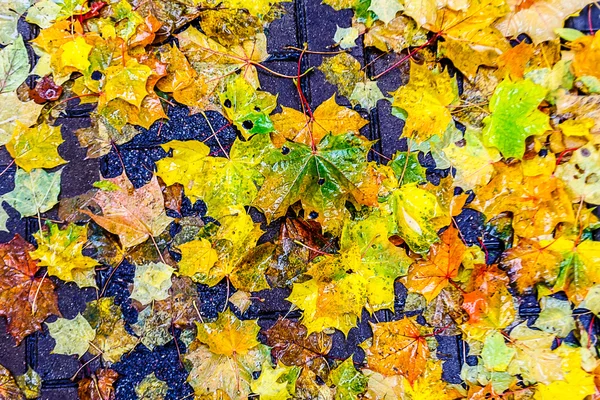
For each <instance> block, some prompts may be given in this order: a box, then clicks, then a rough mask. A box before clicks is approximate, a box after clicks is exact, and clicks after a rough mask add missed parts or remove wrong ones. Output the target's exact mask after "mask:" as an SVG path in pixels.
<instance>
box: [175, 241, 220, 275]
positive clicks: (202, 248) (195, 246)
mask: <svg viewBox="0 0 600 400" xmlns="http://www.w3.org/2000/svg"><path fill="white" fill-rule="evenodd" d="M178 249H179V251H181V261H180V262H179V269H178V272H179V275H183V276H189V277H191V278H192V279H193V280H197V281H202V280H204V279H205V278H204V279H203V278H201V277H207V276H208V275H209V273H210V269H211V268H212V267H213V265H215V263H216V262H217V259H218V254H217V252H216V250H215V249H213V248H212V245H211V243H210V242H209V241H208V240H206V239H199V240H192V241H191V242H187V243H184V244H182V245H179V246H178Z"/></svg>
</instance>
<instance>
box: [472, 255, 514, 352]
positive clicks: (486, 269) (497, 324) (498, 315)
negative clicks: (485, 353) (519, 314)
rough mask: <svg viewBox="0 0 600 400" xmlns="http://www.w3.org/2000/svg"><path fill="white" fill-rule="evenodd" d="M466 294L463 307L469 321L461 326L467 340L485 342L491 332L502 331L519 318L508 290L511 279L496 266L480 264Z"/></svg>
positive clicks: (473, 273)
mask: <svg viewBox="0 0 600 400" xmlns="http://www.w3.org/2000/svg"><path fill="white" fill-rule="evenodd" d="M471 274H472V277H471V282H470V285H471V287H472V288H473V289H474V290H473V291H470V292H468V293H466V294H464V295H463V298H464V302H463V304H462V307H463V308H464V309H465V311H466V312H467V313H468V314H469V320H468V321H467V322H466V323H464V324H463V325H461V329H462V330H463V332H464V333H465V334H467V337H469V338H473V339H476V340H479V341H482V340H483V338H485V337H486V335H487V334H488V333H489V332H490V331H494V330H501V329H504V328H506V327H507V326H508V325H510V324H511V323H512V322H513V320H514V319H515V315H516V309H515V308H516V307H515V304H514V301H513V296H512V295H511V293H510V292H509V291H508V277H507V276H506V274H505V273H504V272H503V271H500V270H499V269H498V268H497V267H495V266H486V265H477V266H476V267H475V269H474V270H473V271H472V273H471Z"/></svg>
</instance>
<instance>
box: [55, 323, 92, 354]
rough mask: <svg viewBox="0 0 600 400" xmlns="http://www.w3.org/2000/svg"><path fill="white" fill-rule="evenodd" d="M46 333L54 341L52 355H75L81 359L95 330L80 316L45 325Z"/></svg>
mask: <svg viewBox="0 0 600 400" xmlns="http://www.w3.org/2000/svg"><path fill="white" fill-rule="evenodd" d="M46 325H47V326H48V332H49V333H50V336H51V337H52V339H54V340H55V341H56V344H55V345H54V349H53V350H52V353H54V354H66V355H77V356H78V357H83V355H84V354H85V353H86V352H87V351H88V348H89V347H90V342H92V341H93V340H94V338H95V337H96V330H95V329H93V328H92V327H91V326H90V324H89V323H88V322H87V320H86V319H85V318H83V316H82V315H81V314H77V316H76V317H75V318H73V319H66V318H58V319H57V320H56V321H55V322H48V323H46Z"/></svg>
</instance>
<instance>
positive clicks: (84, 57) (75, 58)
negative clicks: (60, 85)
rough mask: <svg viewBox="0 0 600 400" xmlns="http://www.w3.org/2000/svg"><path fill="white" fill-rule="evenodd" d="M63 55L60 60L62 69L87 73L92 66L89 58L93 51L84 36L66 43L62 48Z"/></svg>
mask: <svg viewBox="0 0 600 400" xmlns="http://www.w3.org/2000/svg"><path fill="white" fill-rule="evenodd" d="M60 48H61V49H62V54H61V56H60V60H61V63H62V67H63V68H64V67H73V68H75V69H77V70H79V71H85V70H86V69H88V67H89V66H90V61H89V60H88V56H89V54H90V52H91V51H92V46H91V45H90V44H88V43H87V42H86V41H85V38H83V37H82V36H77V37H76V38H75V39H73V40H71V41H69V42H66V43H64V44H63V45H62V46H61V47H60Z"/></svg>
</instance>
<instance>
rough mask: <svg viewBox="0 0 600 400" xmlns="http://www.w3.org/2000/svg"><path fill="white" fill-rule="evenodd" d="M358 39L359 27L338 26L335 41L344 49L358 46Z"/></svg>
mask: <svg viewBox="0 0 600 400" xmlns="http://www.w3.org/2000/svg"><path fill="white" fill-rule="evenodd" d="M356 39H358V28H356V27H354V26H351V27H350V28H341V27H339V26H338V27H337V29H336V31H335V35H334V36H333V41H334V42H335V43H337V44H338V45H339V46H340V48H341V49H344V50H345V49H350V48H352V47H356Z"/></svg>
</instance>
